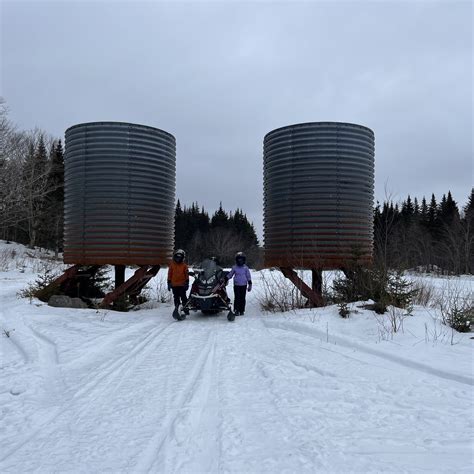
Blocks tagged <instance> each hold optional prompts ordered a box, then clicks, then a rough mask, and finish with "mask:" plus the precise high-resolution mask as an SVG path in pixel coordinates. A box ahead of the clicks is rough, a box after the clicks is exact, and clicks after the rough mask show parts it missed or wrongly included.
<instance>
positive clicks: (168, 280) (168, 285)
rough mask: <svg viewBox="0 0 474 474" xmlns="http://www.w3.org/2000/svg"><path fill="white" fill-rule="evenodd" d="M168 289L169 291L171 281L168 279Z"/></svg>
mask: <svg viewBox="0 0 474 474" xmlns="http://www.w3.org/2000/svg"><path fill="white" fill-rule="evenodd" d="M168 291H171V282H170V281H169V280H168Z"/></svg>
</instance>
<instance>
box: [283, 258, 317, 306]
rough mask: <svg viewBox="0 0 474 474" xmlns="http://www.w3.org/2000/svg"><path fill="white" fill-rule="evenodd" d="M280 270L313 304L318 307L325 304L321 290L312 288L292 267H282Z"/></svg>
mask: <svg viewBox="0 0 474 474" xmlns="http://www.w3.org/2000/svg"><path fill="white" fill-rule="evenodd" d="M280 271H281V272H282V273H283V275H284V276H285V278H288V280H290V281H291V282H292V283H293V284H294V285H295V286H296V288H298V290H299V291H300V292H301V294H302V295H303V296H304V297H305V298H308V300H309V302H310V304H311V306H313V307H316V308H317V307H320V306H324V301H323V297H322V295H321V292H319V293H318V292H317V291H315V290H314V289H312V288H310V287H309V286H308V285H307V284H306V283H305V282H304V281H303V280H302V279H301V278H300V277H299V276H298V274H297V273H296V272H295V271H294V270H293V269H292V268H289V267H280Z"/></svg>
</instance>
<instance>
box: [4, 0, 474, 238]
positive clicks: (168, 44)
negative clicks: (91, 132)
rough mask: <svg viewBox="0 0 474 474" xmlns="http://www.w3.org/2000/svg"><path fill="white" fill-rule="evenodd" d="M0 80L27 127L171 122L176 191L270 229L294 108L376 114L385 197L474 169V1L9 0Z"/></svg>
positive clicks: (469, 177) (467, 180)
mask: <svg viewBox="0 0 474 474" xmlns="http://www.w3.org/2000/svg"><path fill="white" fill-rule="evenodd" d="M1 84H2V95H3V96H4V97H5V98H6V99H7V101H8V104H9V106H10V108H11V111H12V118H13V119H14V120H15V121H16V122H17V123H18V124H19V125H20V126H21V127H25V128H30V127H34V126H39V127H41V128H43V129H45V130H47V131H49V132H51V133H53V134H54V135H57V136H62V134H63V133H64V130H65V129H66V128H67V127H68V126H70V125H72V124H74V123H78V122H84V121H95V120H123V121H131V122H138V123H144V124H147V125H152V126H156V127H160V128H163V129H164V130H167V131H169V132H171V133H173V134H174V135H175V136H176V139H177V148H178V155H177V159H178V165H177V170H178V174H177V196H178V197H179V198H180V199H181V200H182V201H183V202H184V203H190V202H191V201H196V200H197V201H199V203H201V204H203V205H204V206H205V207H206V208H208V209H210V210H213V209H215V208H216V207H217V206H218V205H219V201H222V202H223V205H224V207H225V208H226V209H235V208H236V207H241V208H243V209H244V211H246V212H247V214H248V215H249V217H250V218H251V219H253V220H254V222H255V224H256V226H257V228H258V229H259V231H261V221H262V199H263V196H262V142H263V136H264V135H265V133H267V132H269V131H270V130H272V129H273V128H276V127H279V126H283V125H287V124H291V123H296V122H306V121H320V120H340V121H348V122H356V123H360V124H363V125H367V126H369V127H371V128H372V129H373V130H374V131H375V135H376V197H377V199H379V200H382V199H383V198H384V192H385V191H384V188H385V186H387V189H388V190H389V192H390V193H391V194H393V196H394V197H395V198H399V199H400V198H404V197H405V196H406V195H407V194H408V193H410V194H411V195H412V196H418V197H421V196H422V195H426V196H427V197H428V196H429V195H431V192H435V193H436V194H437V196H440V195H441V194H442V193H445V192H447V191H448V189H450V190H451V191H452V192H453V195H454V198H455V199H457V200H459V201H461V202H464V201H465V200H466V198H467V195H468V194H469V192H470V187H471V186H472V183H473V163H472V106H473V104H472V5H471V3H470V2H441V3H435V2H418V3H415V2H332V3H329V2H328V3H326V2H307V3H293V2H292V3H228V2H215V3H177V4H175V3H158V2H143V3H140V2H130V3H126V2H97V3H94V2H78V3H72V2H68V3H66V2H64V3H60V2H51V3H49V2H35V3H26V2H8V1H7V2H3V3H2V83H1ZM386 183H387V184H386Z"/></svg>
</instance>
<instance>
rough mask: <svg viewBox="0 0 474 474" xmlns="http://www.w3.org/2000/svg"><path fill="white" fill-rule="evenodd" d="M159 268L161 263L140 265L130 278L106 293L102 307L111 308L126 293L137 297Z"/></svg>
mask: <svg viewBox="0 0 474 474" xmlns="http://www.w3.org/2000/svg"><path fill="white" fill-rule="evenodd" d="M159 270H160V265H152V266H150V265H142V266H140V267H139V268H138V269H137V270H136V271H135V273H134V274H133V275H132V276H131V277H130V278H129V279H128V280H125V281H124V282H123V283H122V284H121V285H119V286H117V288H115V290H113V291H111V292H110V293H107V294H106V295H105V297H104V299H103V300H102V303H101V304H100V307H101V308H109V307H110V306H111V305H112V304H113V303H114V302H115V301H117V300H118V299H119V298H121V297H123V296H126V295H128V296H130V297H132V298H136V297H137V296H138V295H139V294H140V292H141V291H142V289H143V287H144V286H145V285H146V284H147V283H148V281H149V280H150V279H152V278H153V277H154V276H156V275H157V273H158V272H159Z"/></svg>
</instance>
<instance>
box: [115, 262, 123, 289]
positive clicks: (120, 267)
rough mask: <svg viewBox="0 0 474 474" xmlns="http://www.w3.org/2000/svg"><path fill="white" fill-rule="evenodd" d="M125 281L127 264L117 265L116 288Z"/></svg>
mask: <svg viewBox="0 0 474 474" xmlns="http://www.w3.org/2000/svg"><path fill="white" fill-rule="evenodd" d="M124 283H125V265H115V289H117V288H118V287H119V286H120V285H123V284H124Z"/></svg>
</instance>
